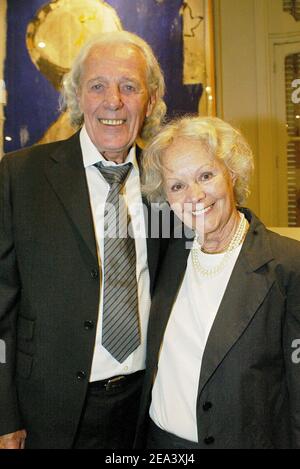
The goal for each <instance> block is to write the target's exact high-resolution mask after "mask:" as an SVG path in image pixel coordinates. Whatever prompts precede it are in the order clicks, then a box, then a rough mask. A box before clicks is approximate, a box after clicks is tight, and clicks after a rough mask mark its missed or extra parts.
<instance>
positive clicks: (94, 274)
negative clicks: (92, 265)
mask: <svg viewBox="0 0 300 469" xmlns="http://www.w3.org/2000/svg"><path fill="white" fill-rule="evenodd" d="M98 275H99V272H98V269H93V270H91V277H92V279H97V278H98Z"/></svg>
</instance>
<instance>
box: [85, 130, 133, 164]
mask: <svg viewBox="0 0 300 469" xmlns="http://www.w3.org/2000/svg"><path fill="white" fill-rule="evenodd" d="M79 138H80V145H81V150H82V157H83V166H84V168H88V167H89V166H93V165H94V164H95V163H98V162H99V161H102V162H103V164H104V166H115V165H116V163H115V162H114V161H107V160H106V159H105V158H104V157H103V156H102V155H101V153H100V152H99V151H98V150H97V148H96V147H95V145H94V144H93V142H92V141H91V139H90V137H89V135H88V133H87V130H86V127H85V125H83V127H82V129H81V131H80V137H79ZM125 163H132V165H133V169H135V170H137V171H139V166H138V163H137V159H136V146H135V145H133V146H132V147H131V148H130V150H129V153H128V155H127V157H126V160H125V161H124V163H122V164H125Z"/></svg>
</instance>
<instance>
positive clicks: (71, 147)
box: [45, 133, 97, 258]
mask: <svg viewBox="0 0 300 469" xmlns="http://www.w3.org/2000/svg"><path fill="white" fill-rule="evenodd" d="M45 173H46V177H47V179H48V180H49V182H50V184H51V186H52V188H53V190H54V191H55V192H56V194H57V196H58V198H59V199H60V201H61V203H62V204H63V206H64V208H65V211H66V213H67V215H68V216H69V217H70V220H71V221H72V223H73V224H74V226H75V227H76V229H77V230H78V232H79V233H80V235H81V237H82V239H83V241H84V242H85V243H86V245H87V246H88V248H89V250H90V252H91V254H92V255H93V256H94V257H95V258H96V257H97V254H96V252H97V251H96V241H95V233H94V229H93V218H92V212H91V207H90V200H89V193H88V186H87V181H86V175H85V170H84V166H83V162H82V152H81V148H80V142H79V133H76V134H75V135H73V136H72V137H71V138H70V139H69V140H67V141H66V142H64V143H62V144H61V146H60V147H59V148H58V149H56V150H55V151H54V152H53V153H52V154H50V155H49V158H48V160H47V163H46V166H45Z"/></svg>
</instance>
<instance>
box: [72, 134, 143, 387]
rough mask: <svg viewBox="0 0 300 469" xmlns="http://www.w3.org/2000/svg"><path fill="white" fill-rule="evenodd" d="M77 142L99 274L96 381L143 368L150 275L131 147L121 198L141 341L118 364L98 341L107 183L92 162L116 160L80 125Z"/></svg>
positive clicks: (92, 378) (95, 352)
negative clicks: (130, 236) (132, 253)
mask: <svg viewBox="0 0 300 469" xmlns="http://www.w3.org/2000/svg"><path fill="white" fill-rule="evenodd" d="M80 145H81V150H82V154H83V164H84V168H85V171H86V177H87V184H88V189H89V196H90V203H91V209H92V214H93V221H94V230H95V235H96V243H97V253H98V260H99V270H100V271H101V273H102V275H101V276H100V303H99V314H98V323H97V332H96V341H95V348H94V357H93V363H92V370H91V376H90V381H99V380H103V379H106V378H110V377H113V376H117V375H122V374H129V373H134V372H135V371H139V370H142V369H144V368H145V354H146V331H147V325H148V318H149V310H150V277H149V270H148V261H147V243H146V233H145V220H144V213H143V210H142V196H141V190H140V174H139V167H138V164H137V160H136V155H135V147H132V148H131V150H130V152H129V154H128V156H127V158H126V161H125V162H124V164H125V163H128V162H131V163H132V165H133V168H132V170H131V171H130V173H129V176H128V178H127V180H126V183H125V200H126V203H127V206H128V212H129V214H130V218H131V223H132V229H133V233H134V238H135V248H136V261H137V263H136V275H137V285H138V304H139V318H140V327H141V329H140V330H141V344H140V346H139V347H138V348H137V349H136V350H135V351H134V352H133V353H132V354H131V355H130V356H129V357H128V358H127V359H126V360H125V361H124V362H123V363H119V362H118V361H117V360H115V359H114V358H113V357H112V356H111V355H110V353H109V352H108V351H107V350H106V349H105V348H104V347H103V346H102V341H101V338H102V315H103V281H102V279H103V262H101V260H102V259H103V253H104V236H103V235H104V208H105V201H106V198H107V195H108V192H109V184H108V183H107V182H106V180H105V179H104V177H103V176H102V174H101V173H100V171H99V170H98V169H97V168H96V167H95V166H94V164H95V163H97V162H99V161H102V162H103V163H104V165H107V166H109V165H112V166H114V165H115V164H116V163H114V162H112V161H107V160H105V159H104V158H103V156H102V155H101V154H100V153H99V151H98V150H97V148H96V147H95V145H94V144H93V143H92V141H91V139H90V137H89V136H88V134H87V131H86V128H85V126H83V128H82V129H81V131H80Z"/></svg>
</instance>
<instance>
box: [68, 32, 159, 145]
mask: <svg viewBox="0 0 300 469" xmlns="http://www.w3.org/2000/svg"><path fill="white" fill-rule="evenodd" d="M112 45H127V46H134V47H137V48H138V49H139V50H140V51H141V53H142V54H143V56H144V58H145V61H146V78H147V87H148V92H149V95H152V94H154V93H155V94H156V103H155V106H154V108H153V111H152V114H151V115H150V116H149V117H148V118H146V119H145V122H144V126H143V128H142V131H141V137H142V139H143V140H144V141H147V140H149V139H150V138H151V137H152V136H153V135H156V133H157V132H158V130H159V128H160V126H161V123H162V121H163V118H164V116H165V114H166V104H165V102H164V100H163V96H164V93H165V82H164V77H163V73H162V70H161V68H160V66H159V63H158V61H157V59H156V57H155V55H154V53H153V51H152V49H151V47H150V46H149V44H147V42H146V41H144V40H143V39H142V38H140V37H139V36H137V35H136V34H133V33H130V32H128V31H112V32H109V33H101V34H99V35H97V36H95V37H94V38H93V39H91V40H90V41H89V42H88V43H87V44H86V45H85V46H84V47H83V48H82V49H81V51H80V52H79V54H78V55H77V57H76V59H75V60H74V62H73V66H72V69H71V70H70V72H69V73H67V74H66V75H65V77H64V80H63V88H62V92H61V97H60V109H61V110H62V111H65V110H67V111H68V112H69V115H70V121H71V124H72V125H73V126H74V127H78V126H81V125H82V124H83V114H82V111H81V109H80V106H79V103H78V97H77V93H78V90H79V89H80V83H81V77H82V72H83V68H84V62H85V60H86V58H87V57H88V55H89V53H90V51H91V49H93V48H94V47H101V46H112Z"/></svg>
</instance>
